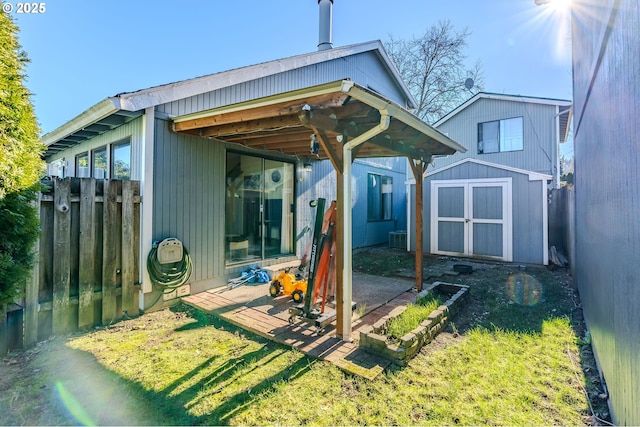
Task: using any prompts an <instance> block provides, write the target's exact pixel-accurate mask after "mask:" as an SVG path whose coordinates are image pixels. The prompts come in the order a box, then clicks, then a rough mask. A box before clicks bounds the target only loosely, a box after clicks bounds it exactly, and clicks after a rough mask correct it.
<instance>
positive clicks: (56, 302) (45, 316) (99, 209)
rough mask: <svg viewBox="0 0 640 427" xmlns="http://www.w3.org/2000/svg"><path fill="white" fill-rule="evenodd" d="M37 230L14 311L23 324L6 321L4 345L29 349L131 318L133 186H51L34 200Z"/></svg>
mask: <svg viewBox="0 0 640 427" xmlns="http://www.w3.org/2000/svg"><path fill="white" fill-rule="evenodd" d="M40 226H41V229H42V231H41V236H40V241H39V243H38V244H37V246H36V263H35V266H34V270H33V274H32V280H31V281H30V282H29V283H27V286H26V292H25V296H24V299H23V301H22V304H19V305H18V306H19V307H20V306H21V307H23V314H22V316H18V317H22V318H23V321H22V322H20V321H15V320H14V321H7V320H6V317H7V316H5V321H4V324H5V328H4V329H5V334H6V335H5V337H4V340H3V341H5V342H7V339H8V340H9V341H8V342H9V343H11V341H12V340H13V341H16V337H19V336H22V338H23V339H22V342H23V345H24V346H26V347H30V346H32V345H34V344H35V343H36V342H37V341H40V340H43V339H46V338H48V337H49V336H51V335H58V334H64V333H68V332H72V331H75V330H78V329H86V328H90V327H92V326H95V325H100V324H102V325H106V324H109V323H111V322H114V321H116V320H118V319H121V318H122V317H124V316H126V315H135V314H137V313H138V298H139V297H138V290H139V289H140V287H139V283H138V278H139V267H140V262H139V261H140V254H139V248H140V183H139V182H137V181H117V180H96V179H94V178H64V179H54V180H53V187H52V188H51V190H50V191H47V192H44V193H42V194H41V196H40ZM12 317H13V319H16V316H15V315H14V316H12ZM16 328H17V330H16ZM20 332H23V333H20ZM7 337H8V338H7ZM18 341H20V340H18Z"/></svg>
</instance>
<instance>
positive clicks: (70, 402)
mask: <svg viewBox="0 0 640 427" xmlns="http://www.w3.org/2000/svg"><path fill="white" fill-rule="evenodd" d="M56 391H57V392H58V397H59V398H60V401H61V402H62V404H63V405H64V407H65V408H66V409H67V411H69V413H70V414H71V415H72V416H73V417H74V418H75V419H76V421H78V424H79V425H83V426H95V425H97V423H96V422H95V421H94V420H93V419H92V418H91V416H90V415H89V414H88V413H87V411H86V410H85V409H84V408H83V407H82V404H81V403H80V402H78V401H77V400H76V398H75V397H73V394H72V393H71V392H70V391H69V390H67V388H66V387H65V386H64V384H62V382H60V381H56Z"/></svg>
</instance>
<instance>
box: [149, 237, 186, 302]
mask: <svg viewBox="0 0 640 427" xmlns="http://www.w3.org/2000/svg"><path fill="white" fill-rule="evenodd" d="M157 253H158V243H157V242H154V244H153V246H152V247H151V251H149V255H148V256H147V271H148V272H149V278H150V279H151V282H152V283H153V284H154V286H156V287H157V288H158V289H160V290H161V291H162V293H163V294H168V293H170V292H172V291H173V290H175V289H177V288H179V287H180V286H182V285H184V284H185V283H187V280H189V277H191V272H192V271H193V264H192V263H191V256H189V252H188V251H187V248H185V247H183V248H182V259H181V260H180V261H178V262H174V263H170V264H160V262H158V256H157Z"/></svg>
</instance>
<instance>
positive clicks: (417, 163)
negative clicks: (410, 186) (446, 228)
mask: <svg viewBox="0 0 640 427" xmlns="http://www.w3.org/2000/svg"><path fill="white" fill-rule="evenodd" d="M429 161H431V158H429ZM409 164H410V165H411V170H412V171H413V177H414V178H415V180H416V213H415V215H416V289H417V290H418V292H420V291H421V290H422V280H423V278H422V249H423V248H422V246H423V243H422V233H423V227H424V225H423V223H424V221H423V218H422V204H423V202H422V191H423V185H422V183H423V179H424V173H425V172H426V170H427V164H428V162H425V161H424V160H414V159H411V158H410V159H409Z"/></svg>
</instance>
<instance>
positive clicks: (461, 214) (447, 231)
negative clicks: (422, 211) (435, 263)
mask: <svg viewBox="0 0 640 427" xmlns="http://www.w3.org/2000/svg"><path fill="white" fill-rule="evenodd" d="M511 219H512V206H511V179H510V178H501V179H477V180H451V181H432V182H431V225H430V231H431V242H430V243H431V253H437V254H443V255H454V256H481V257H488V258H492V259H498V260H502V261H512V259H513V254H512V251H513V250H512V248H513V238H512V226H511V222H512V221H511Z"/></svg>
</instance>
